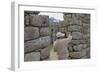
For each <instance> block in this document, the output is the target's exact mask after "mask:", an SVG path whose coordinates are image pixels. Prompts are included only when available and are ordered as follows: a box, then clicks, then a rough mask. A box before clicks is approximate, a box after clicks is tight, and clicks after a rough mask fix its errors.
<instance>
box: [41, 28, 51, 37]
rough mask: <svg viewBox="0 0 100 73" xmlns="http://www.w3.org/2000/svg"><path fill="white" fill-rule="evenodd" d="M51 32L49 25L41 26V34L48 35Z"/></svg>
mask: <svg viewBox="0 0 100 73" xmlns="http://www.w3.org/2000/svg"><path fill="white" fill-rule="evenodd" d="M49 34H50V30H49V28H47V27H44V28H40V36H48V35H49Z"/></svg>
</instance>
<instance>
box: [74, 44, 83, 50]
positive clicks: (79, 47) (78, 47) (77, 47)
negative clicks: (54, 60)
mask: <svg viewBox="0 0 100 73" xmlns="http://www.w3.org/2000/svg"><path fill="white" fill-rule="evenodd" d="M73 49H74V51H81V50H82V49H83V44H80V45H77V46H74V47H73Z"/></svg>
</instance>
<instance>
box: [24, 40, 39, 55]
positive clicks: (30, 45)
mask: <svg viewBox="0 0 100 73" xmlns="http://www.w3.org/2000/svg"><path fill="white" fill-rule="evenodd" d="M40 41H41V40H40V39H36V40H31V41H27V42H25V43H24V52H25V53H27V52H30V51H34V50H38V49H40V48H41V43H40Z"/></svg>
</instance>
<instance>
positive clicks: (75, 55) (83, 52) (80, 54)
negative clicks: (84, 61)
mask: <svg viewBox="0 0 100 73" xmlns="http://www.w3.org/2000/svg"><path fill="white" fill-rule="evenodd" d="M86 53H87V52H86V49H83V50H81V51H78V52H70V53H69V56H70V57H71V58H75V59H79V58H82V57H83V56H85V55H86Z"/></svg>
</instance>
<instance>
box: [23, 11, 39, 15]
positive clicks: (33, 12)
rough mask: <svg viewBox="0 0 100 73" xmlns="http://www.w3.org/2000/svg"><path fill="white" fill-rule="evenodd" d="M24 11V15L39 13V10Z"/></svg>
mask: <svg viewBox="0 0 100 73" xmlns="http://www.w3.org/2000/svg"><path fill="white" fill-rule="evenodd" d="M24 13H25V14H26V15H28V14H34V15H37V14H39V13H40V12H39V11H24Z"/></svg>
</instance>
